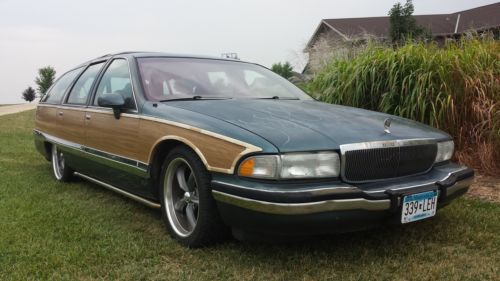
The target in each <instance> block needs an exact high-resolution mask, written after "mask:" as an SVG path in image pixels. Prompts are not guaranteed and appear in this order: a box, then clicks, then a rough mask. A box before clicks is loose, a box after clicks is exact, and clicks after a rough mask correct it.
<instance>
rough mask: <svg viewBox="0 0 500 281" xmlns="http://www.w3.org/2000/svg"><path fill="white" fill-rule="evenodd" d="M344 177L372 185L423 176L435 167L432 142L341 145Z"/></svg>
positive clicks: (434, 144)
mask: <svg viewBox="0 0 500 281" xmlns="http://www.w3.org/2000/svg"><path fill="white" fill-rule="evenodd" d="M340 150H341V153H342V171H341V173H342V177H343V179H344V180H345V181H347V182H369V181H379V180H384V179H392V178H399V177H404V176H409V175H416V174H421V173H424V172H426V171H428V170H429V169H430V168H431V167H432V165H433V164H434V160H435V158H436V153H437V145H436V142H435V141H433V140H427V139H425V140H398V141H382V142H369V143H359V144H348V145H341V146H340Z"/></svg>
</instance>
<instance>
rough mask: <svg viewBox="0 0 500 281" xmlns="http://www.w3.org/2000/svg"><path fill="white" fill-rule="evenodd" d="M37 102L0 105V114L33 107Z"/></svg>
mask: <svg viewBox="0 0 500 281" xmlns="http://www.w3.org/2000/svg"><path fill="white" fill-rule="evenodd" d="M37 104H38V103H37V102H32V103H23V104H14V105H4V106H0V116H2V115H7V114H13V113H18V112H21V111H26V110H30V109H35V108H36V105H37Z"/></svg>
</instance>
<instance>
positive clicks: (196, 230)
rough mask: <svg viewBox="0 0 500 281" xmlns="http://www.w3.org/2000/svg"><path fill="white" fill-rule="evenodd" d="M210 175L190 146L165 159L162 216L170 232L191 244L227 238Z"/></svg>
mask: <svg viewBox="0 0 500 281" xmlns="http://www.w3.org/2000/svg"><path fill="white" fill-rule="evenodd" d="M210 179H211V177H210V174H209V172H208V171H207V170H206V168H205V166H204V164H203V163H202V162H201V160H200V159H199V158H198V156H197V155H196V154H195V153H194V152H193V151H192V150H191V149H189V148H188V147H184V146H179V147H176V148H174V149H173V150H172V151H171V152H170V153H169V154H168V155H167V157H166V158H165V161H164V163H163V166H162V173H161V180H160V199H161V206H162V215H163V218H164V221H165V223H166V226H167V230H168V232H169V234H170V235H171V236H172V237H173V238H174V239H176V240H178V241H179V242H180V243H182V244H184V245H186V246H188V247H200V246H206V245H210V244H213V243H215V242H218V241H222V240H224V239H225V238H226V237H227V233H228V228H227V227H226V226H224V224H223V223H222V220H221V218H220V216H219V213H218V211H217V206H216V203H215V201H214V199H213V198H212V194H211V190H210Z"/></svg>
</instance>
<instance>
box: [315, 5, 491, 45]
mask: <svg viewBox="0 0 500 281" xmlns="http://www.w3.org/2000/svg"><path fill="white" fill-rule="evenodd" d="M414 17H415V20H416V21H417V24H418V25H420V26H423V27H425V28H427V29H428V30H429V31H430V32H431V33H432V37H433V39H434V40H435V41H437V42H444V40H445V39H446V38H457V37H459V36H460V35H461V34H463V33H465V32H467V31H471V30H473V31H477V32H479V33H481V32H484V31H491V32H493V33H494V35H495V37H496V38H498V36H499V30H500V2H497V3H495V4H491V5H486V6H481V7H477V8H474V9H470V10H465V11H460V12H456V13H453V14H440V15H416V16H414ZM389 34H390V22H389V17H388V16H387V17H370V18H344V19H323V20H322V21H321V22H320V23H319V25H318V27H317V28H316V31H314V34H313V36H312V37H311V39H310V40H309V42H308V43H307V46H306V50H308V49H310V48H312V47H313V46H314V44H315V43H316V41H317V40H318V39H319V38H321V37H323V36H328V37H330V38H335V39H339V40H352V39H356V38H363V37H367V36H368V37H373V38H376V39H381V40H388V39H389Z"/></svg>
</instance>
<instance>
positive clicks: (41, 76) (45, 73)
mask: <svg viewBox="0 0 500 281" xmlns="http://www.w3.org/2000/svg"><path fill="white" fill-rule="evenodd" d="M55 78H56V70H55V69H54V68H53V67H52V66H46V67H43V68H40V69H39V70H38V77H37V78H36V79H35V83H36V84H37V85H38V88H37V90H38V93H39V94H40V97H43V96H44V95H45V93H47V90H48V89H49V88H50V86H52V84H53V83H54V80H55Z"/></svg>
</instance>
